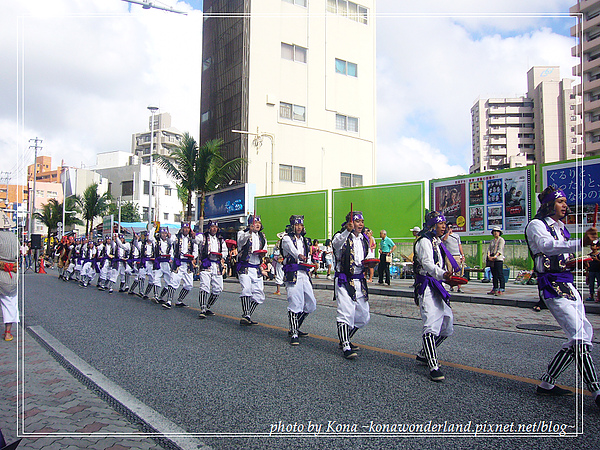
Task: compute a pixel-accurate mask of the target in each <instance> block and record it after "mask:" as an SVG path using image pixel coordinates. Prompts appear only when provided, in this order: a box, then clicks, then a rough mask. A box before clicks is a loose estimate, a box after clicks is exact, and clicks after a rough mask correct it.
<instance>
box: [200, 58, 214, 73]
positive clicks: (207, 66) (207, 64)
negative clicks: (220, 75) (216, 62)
mask: <svg viewBox="0 0 600 450" xmlns="http://www.w3.org/2000/svg"><path fill="white" fill-rule="evenodd" d="M211 65H212V58H211V57H210V56H209V57H208V58H206V59H205V60H204V61H202V71H203V72H204V71H205V70H208V69H210V66H211Z"/></svg>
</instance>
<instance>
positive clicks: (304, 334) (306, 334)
mask: <svg viewBox="0 0 600 450" xmlns="http://www.w3.org/2000/svg"><path fill="white" fill-rule="evenodd" d="M291 335H292V332H291V331H288V336H291ZM298 336H299V337H306V336H308V333H305V332H304V331H300V330H298Z"/></svg>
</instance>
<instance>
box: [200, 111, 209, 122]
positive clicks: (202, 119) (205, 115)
mask: <svg viewBox="0 0 600 450" xmlns="http://www.w3.org/2000/svg"><path fill="white" fill-rule="evenodd" d="M208 119H210V111H205V112H203V113H202V115H201V116H200V122H201V123H204V122H208Z"/></svg>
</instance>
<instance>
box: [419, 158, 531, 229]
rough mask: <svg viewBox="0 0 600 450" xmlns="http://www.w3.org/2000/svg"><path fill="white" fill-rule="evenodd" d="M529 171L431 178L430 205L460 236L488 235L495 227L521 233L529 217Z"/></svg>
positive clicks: (512, 170) (526, 169)
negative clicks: (453, 226) (440, 178)
mask: <svg viewBox="0 0 600 450" xmlns="http://www.w3.org/2000/svg"><path fill="white" fill-rule="evenodd" d="M532 171H533V168H531V167H530V168H522V169H508V170H501V171H497V172H489V173H486V174H485V175H484V174H482V175H479V176H475V175H473V176H462V177H455V178H447V179H443V180H432V181H431V188H430V192H431V193H432V199H431V200H432V202H431V205H434V208H435V209H436V210H437V211H440V212H441V213H443V214H444V216H446V220H448V221H449V222H453V223H455V224H456V227H455V230H456V231H458V232H459V233H461V234H463V235H467V236H480V235H488V234H489V231H490V230H491V229H492V228H493V227H495V226H499V227H501V228H502V230H503V232H504V233H509V234H513V235H514V234H523V232H524V230H525V226H526V225H527V222H528V220H529V219H530V218H531V180H532Z"/></svg>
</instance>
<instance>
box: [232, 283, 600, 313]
mask: <svg viewBox="0 0 600 450" xmlns="http://www.w3.org/2000/svg"><path fill="white" fill-rule="evenodd" d="M223 281H224V282H225V283H238V280H237V279H235V278H233V279H231V278H227V279H226V280H223ZM264 284H265V286H276V283H275V282H274V281H265V282H264ZM313 289H319V290H327V291H333V282H331V283H327V284H321V283H313ZM369 294H373V295H382V296H385V297H404V298H410V299H412V298H413V291H412V289H410V290H409V289H395V288H381V287H377V286H369ZM451 301H452V302H453V303H457V302H460V303H478V304H481V305H496V306H512V307H515V308H526V309H528V308H533V306H534V305H536V304H537V301H533V300H516V299H513V298H507V297H496V296H493V295H485V296H483V295H452V298H451ZM583 303H584V306H585V312H586V313H587V314H600V304H592V303H590V302H583Z"/></svg>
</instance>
